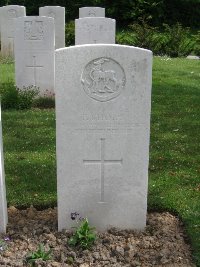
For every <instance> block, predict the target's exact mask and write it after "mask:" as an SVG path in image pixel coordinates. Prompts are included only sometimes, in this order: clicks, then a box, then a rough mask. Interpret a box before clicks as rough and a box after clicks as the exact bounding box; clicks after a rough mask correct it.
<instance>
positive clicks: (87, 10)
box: [79, 7, 105, 18]
mask: <svg viewBox="0 0 200 267" xmlns="http://www.w3.org/2000/svg"><path fill="white" fill-rule="evenodd" d="M85 17H105V8H103V7H81V8H79V18H85Z"/></svg>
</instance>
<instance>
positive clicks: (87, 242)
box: [68, 212, 97, 249]
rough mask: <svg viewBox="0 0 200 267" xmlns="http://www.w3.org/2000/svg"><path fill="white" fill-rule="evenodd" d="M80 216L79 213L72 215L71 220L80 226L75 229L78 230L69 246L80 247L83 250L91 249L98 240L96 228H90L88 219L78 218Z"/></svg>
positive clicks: (70, 240)
mask: <svg viewBox="0 0 200 267" xmlns="http://www.w3.org/2000/svg"><path fill="white" fill-rule="evenodd" d="M78 216H79V214H78V213H77V212H74V213H71V219H72V220H76V222H77V223H79V222H80V225H79V226H77V227H73V228H75V229H76V231H75V233H74V234H73V236H72V237H71V238H70V239H69V241H68V244H69V245H70V246H74V247H80V248H82V249H89V248H91V246H92V245H93V244H94V242H95V240H96V239H97V236H96V233H95V231H94V230H95V227H90V225H89V222H88V219H87V218H78V219H77V217H78Z"/></svg>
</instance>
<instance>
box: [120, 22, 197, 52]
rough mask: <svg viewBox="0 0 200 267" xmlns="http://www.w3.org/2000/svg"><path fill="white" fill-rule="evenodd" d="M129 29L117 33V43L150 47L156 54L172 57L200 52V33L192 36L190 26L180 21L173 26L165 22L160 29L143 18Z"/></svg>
mask: <svg viewBox="0 0 200 267" xmlns="http://www.w3.org/2000/svg"><path fill="white" fill-rule="evenodd" d="M129 29H130V30H129V31H126V32H121V33H117V38H116V40H117V43H119V44H127V45H134V46H138V47H142V48H146V49H150V50H152V51H153V53H154V55H168V56H170V57H182V56H187V55H189V54H191V53H196V54H198V53H199V50H200V45H199V40H200V34H197V35H194V36H192V35H191V33H190V28H184V27H183V26H182V25H181V24H180V23H176V24H175V25H173V26H169V25H168V24H164V25H163V28H162V29H158V28H157V27H153V26H151V25H149V24H148V22H147V21H145V20H144V19H141V20H140V22H139V23H134V24H132V25H129Z"/></svg>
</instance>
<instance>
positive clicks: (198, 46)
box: [193, 31, 200, 56]
mask: <svg viewBox="0 0 200 267" xmlns="http://www.w3.org/2000/svg"><path fill="white" fill-rule="evenodd" d="M193 37H194V39H195V46H194V54H195V55H197V56H200V31H198V33H197V34H196V35H193Z"/></svg>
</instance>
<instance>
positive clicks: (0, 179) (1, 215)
mask: <svg viewBox="0 0 200 267" xmlns="http://www.w3.org/2000/svg"><path fill="white" fill-rule="evenodd" d="M7 222H8V213H7V201H6V187H5V174H4V157H3V138H2V123H1V105H0V233H5V232H6V225H7Z"/></svg>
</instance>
